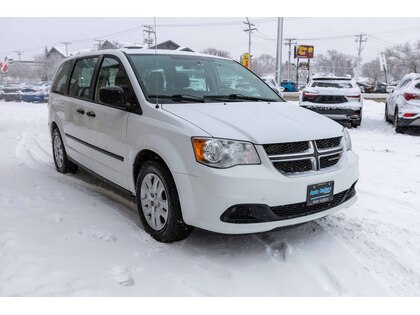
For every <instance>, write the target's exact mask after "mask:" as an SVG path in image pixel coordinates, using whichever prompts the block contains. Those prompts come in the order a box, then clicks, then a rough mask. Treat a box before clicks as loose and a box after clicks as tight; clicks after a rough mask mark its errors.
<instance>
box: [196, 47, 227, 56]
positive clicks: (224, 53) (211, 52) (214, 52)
mask: <svg viewBox="0 0 420 315" xmlns="http://www.w3.org/2000/svg"><path fill="white" fill-rule="evenodd" d="M201 53H203V54H207V55H213V56H220V57H225V58H230V52H228V51H226V50H220V49H217V48H213V47H209V48H206V49H203V50H202V51H201Z"/></svg>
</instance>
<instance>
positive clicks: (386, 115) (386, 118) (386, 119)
mask: <svg viewBox="0 0 420 315" xmlns="http://www.w3.org/2000/svg"><path fill="white" fill-rule="evenodd" d="M385 121H386V122H389V123H391V122H392V121H391V118H389V115H388V103H385Z"/></svg>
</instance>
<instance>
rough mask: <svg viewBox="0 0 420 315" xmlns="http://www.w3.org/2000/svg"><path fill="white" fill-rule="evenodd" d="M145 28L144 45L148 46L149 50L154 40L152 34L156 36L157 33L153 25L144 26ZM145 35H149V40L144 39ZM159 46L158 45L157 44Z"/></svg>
mask: <svg viewBox="0 0 420 315" xmlns="http://www.w3.org/2000/svg"><path fill="white" fill-rule="evenodd" d="M142 26H143V27H144V29H143V43H144V44H146V45H147V48H150V46H151V45H152V44H153V39H152V38H151V36H150V35H151V34H154V33H155V31H154V30H153V27H152V26H151V25H142ZM144 33H147V38H145V37H144ZM155 44H156V45H157V43H155Z"/></svg>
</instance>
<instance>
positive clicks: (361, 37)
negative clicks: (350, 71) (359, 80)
mask: <svg viewBox="0 0 420 315" xmlns="http://www.w3.org/2000/svg"><path fill="white" fill-rule="evenodd" d="M355 42H356V43H358V48H357V66H356V77H359V76H360V61H361V55H362V51H363V48H364V47H363V46H362V43H363V42H367V36H366V34H363V33H360V34H359V35H356V40H355Z"/></svg>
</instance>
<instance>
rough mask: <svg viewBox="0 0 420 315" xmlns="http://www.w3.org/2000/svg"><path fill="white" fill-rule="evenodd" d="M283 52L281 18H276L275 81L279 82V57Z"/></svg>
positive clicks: (278, 83)
mask: <svg viewBox="0 0 420 315" xmlns="http://www.w3.org/2000/svg"><path fill="white" fill-rule="evenodd" d="M282 52H283V18H282V17H279V18H277V53H276V82H277V85H279V86H280V82H281V57H282Z"/></svg>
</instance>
